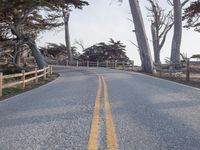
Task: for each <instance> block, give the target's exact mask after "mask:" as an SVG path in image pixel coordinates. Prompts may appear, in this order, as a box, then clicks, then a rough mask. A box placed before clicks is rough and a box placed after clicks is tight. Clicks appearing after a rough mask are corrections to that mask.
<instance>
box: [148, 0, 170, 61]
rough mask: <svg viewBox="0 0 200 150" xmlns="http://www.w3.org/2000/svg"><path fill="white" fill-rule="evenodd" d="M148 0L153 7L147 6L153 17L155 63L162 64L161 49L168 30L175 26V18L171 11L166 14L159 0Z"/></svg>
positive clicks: (152, 31) (152, 30) (152, 32)
mask: <svg viewBox="0 0 200 150" xmlns="http://www.w3.org/2000/svg"><path fill="white" fill-rule="evenodd" d="M148 2H149V3H150V4H151V7H150V8H147V10H148V11H149V13H150V18H151V34H152V41H153V50H154V61H155V63H157V64H160V63H161V61H160V51H161V49H162V47H163V45H164V43H165V40H166V37H167V34H168V32H169V31H170V29H171V28H172V26H173V19H172V16H171V11H169V12H168V13H167V14H166V13H165V10H164V9H162V8H161V6H160V5H159V4H158V1H157V0H148Z"/></svg>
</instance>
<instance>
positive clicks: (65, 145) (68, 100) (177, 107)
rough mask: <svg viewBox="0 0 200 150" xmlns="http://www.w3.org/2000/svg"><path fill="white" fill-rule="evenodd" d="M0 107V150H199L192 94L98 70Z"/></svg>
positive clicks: (64, 73)
mask: <svg viewBox="0 0 200 150" xmlns="http://www.w3.org/2000/svg"><path fill="white" fill-rule="evenodd" d="M55 71H56V72H58V73H59V74H60V77H59V78H58V79H56V80H54V81H52V82H50V83H49V84H46V85H44V86H41V87H39V88H37V89H34V90H31V91H28V92H25V93H22V94H19V95H17V96H14V97H12V98H9V99H7V100H4V101H1V102H0V150H87V149H88V150H89V149H92V150H95V149H99V150H106V149H112V150H115V149H118V150H199V149H200V90H199V89H195V88H192V87H188V86H184V85H181V84H178V83H173V82H170V81H166V80H162V79H158V78H154V77H150V76H146V75H143V74H138V73H131V72H124V71H118V70H112V69H105V68H67V67H58V66H57V67H55Z"/></svg>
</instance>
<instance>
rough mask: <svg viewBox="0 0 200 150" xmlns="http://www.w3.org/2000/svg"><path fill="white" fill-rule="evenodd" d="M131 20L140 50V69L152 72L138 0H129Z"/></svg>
mask: <svg viewBox="0 0 200 150" xmlns="http://www.w3.org/2000/svg"><path fill="white" fill-rule="evenodd" d="M129 4H130V8H131V13H132V17H133V22H134V25H135V34H136V38H137V42H138V47H139V50H140V58H141V63H142V70H143V71H144V72H146V73H151V74H152V73H154V67H153V61H152V57H151V52H150V48H149V43H148V40H147V36H146V31H145V28H144V22H143V18H142V14H141V10H140V6H139V2H138V0H129Z"/></svg>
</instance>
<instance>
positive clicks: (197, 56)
mask: <svg viewBox="0 0 200 150" xmlns="http://www.w3.org/2000/svg"><path fill="white" fill-rule="evenodd" d="M190 58H197V59H200V54H195V55H192V56H191V57H190Z"/></svg>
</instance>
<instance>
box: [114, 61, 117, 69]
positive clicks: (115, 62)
mask: <svg viewBox="0 0 200 150" xmlns="http://www.w3.org/2000/svg"><path fill="white" fill-rule="evenodd" d="M114 68H115V69H116V68H117V60H115V66H114Z"/></svg>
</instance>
